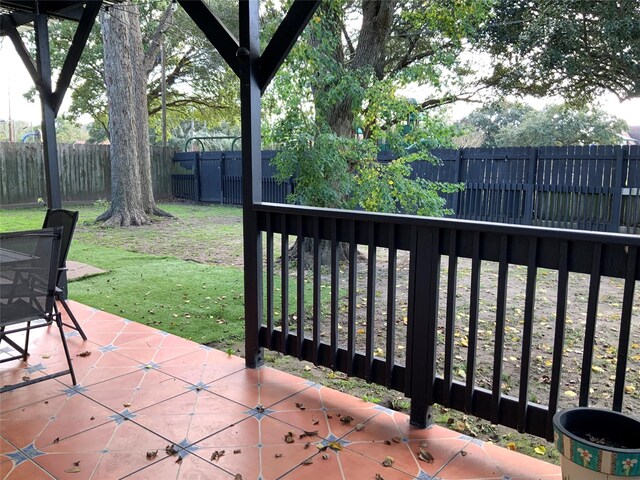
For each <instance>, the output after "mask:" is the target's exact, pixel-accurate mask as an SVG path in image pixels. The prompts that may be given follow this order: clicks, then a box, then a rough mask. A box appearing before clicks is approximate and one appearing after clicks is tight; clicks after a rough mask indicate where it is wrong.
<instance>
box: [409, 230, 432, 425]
mask: <svg viewBox="0 0 640 480" xmlns="http://www.w3.org/2000/svg"><path fill="white" fill-rule="evenodd" d="M412 237H413V238H412V241H411V263H410V266H409V310H408V320H409V321H408V327H407V368H406V372H407V379H406V385H407V386H408V389H407V393H408V396H409V397H410V398H411V413H410V418H409V421H410V423H411V425H415V426H418V427H422V428H425V427H427V426H428V425H430V424H431V423H432V422H433V416H432V412H431V408H432V405H433V403H434V400H433V388H434V383H435V376H436V340H437V336H436V335H437V327H438V292H439V286H440V251H439V230H437V229H435V228H429V229H427V228H416V229H414V230H413V235H412ZM425 290H426V291H425Z"/></svg>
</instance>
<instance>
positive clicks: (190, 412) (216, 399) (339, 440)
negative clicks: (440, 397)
mask: <svg viewBox="0 0 640 480" xmlns="http://www.w3.org/2000/svg"><path fill="white" fill-rule="evenodd" d="M74 307H75V308H77V309H78V312H79V313H80V321H81V322H82V325H84V326H86V329H85V331H86V332H87V334H88V335H89V339H90V340H89V341H88V342H83V341H82V340H81V339H80V337H79V335H78V333H77V332H75V331H73V330H68V332H69V334H68V343H69V345H70V348H71V351H72V355H73V357H72V361H73V364H74V366H75V368H76V372H77V374H78V379H79V382H80V384H79V385H78V386H77V387H75V388H73V389H70V388H69V385H70V379H69V378H67V377H61V378H59V379H55V380H49V381H46V382H42V383H40V384H34V385H31V386H28V387H25V388H21V389H18V390H15V391H14V392H8V393H5V394H2V395H1V396H0V435H2V437H0V474H1V475H0V477H2V478H5V477H7V478H25V479H26V478H28V479H29V480H31V479H38V478H51V477H49V475H48V474H47V473H46V472H44V470H42V469H41V468H40V467H39V465H42V466H43V467H44V468H46V469H47V470H49V471H50V473H52V474H53V477H56V478H72V479H79V478H82V479H84V478H87V479H89V478H90V479H91V480H96V479H97V480H112V479H116V478H135V479H140V480H146V479H149V480H165V479H167V480H169V479H170V480H184V479H191V478H193V479H194V480H195V479H197V480H200V479H201V478H207V479H209V478H214V479H215V478H220V479H233V478H234V475H235V473H240V474H242V475H243V478H244V479H245V480H247V479H252V480H253V479H257V478H261V479H262V480H267V479H269V480H272V479H273V480H275V479H277V478H286V479H296V478H301V479H311V480H315V479H316V478H319V479H321V480H333V479H343V478H344V479H355V480H360V479H363V480H364V479H367V478H372V479H373V478H375V475H376V474H379V475H381V476H382V478H384V479H385V480H388V479H390V478H391V479H394V478H397V479H405V478H417V479H420V480H423V479H427V478H436V477H435V476H437V478H438V479H440V480H444V479H446V478H451V479H462V478H468V479H476V478H483V479H485V480H486V479H493V478H495V479H502V478H503V475H509V476H510V478H512V479H514V480H515V479H517V480H534V478H536V479H539V480H560V476H559V469H558V467H555V466H553V465H548V464H545V463H542V462H540V461H538V460H537V459H534V458H530V457H525V456H522V455H519V454H517V453H514V452H511V451H508V450H505V449H501V448H499V447H496V446H494V445H491V444H482V443H480V442H475V441H474V442H471V439H470V438H469V437H466V436H464V435H461V434H459V433H457V432H453V431H450V430H447V429H445V428H442V427H438V426H433V427H430V428H428V429H424V430H423V429H418V428H415V427H412V426H411V425H409V421H408V416H407V415H405V414H402V413H399V412H394V411H391V410H388V409H385V408H382V407H380V406H377V405H375V404H371V403H368V402H364V401H362V400H360V399H358V398H355V397H352V396H350V395H348V394H346V393H342V392H338V391H335V390H331V389H329V388H326V387H321V386H319V385H315V384H313V383H311V382H309V381H307V380H305V379H303V378H299V377H295V376H292V375H290V374H289V373H287V372H282V371H279V370H275V369H273V368H269V367H262V368H259V369H247V368H245V364H244V360H243V359H241V358H239V357H235V356H228V355H227V354H225V353H224V352H220V351H217V350H212V349H208V348H204V347H202V346H201V345H198V344H196V343H192V342H189V341H188V340H185V339H182V338H180V337H175V336H173V335H170V334H167V333H164V332H159V331H157V330H154V329H152V328H150V327H149V326H147V325H141V324H136V323H134V322H129V321H125V320H123V319H120V318H119V317H117V316H114V315H111V314H107V313H105V312H100V311H96V310H93V309H91V308H87V307H84V306H82V305H80V304H74ZM47 330H49V331H47ZM32 340H33V349H32V352H33V353H32V355H31V356H30V358H29V362H28V364H21V363H20V362H11V363H6V364H0V380H2V381H3V383H4V380H5V379H7V378H16V379H21V378H22V376H23V375H24V374H25V373H28V374H29V375H32V376H38V375H42V374H43V372H47V373H48V372H50V371H54V370H55V369H56V368H59V367H64V364H65V363H66V359H65V358H64V356H63V354H62V350H61V342H60V338H59V336H57V335H56V332H55V330H52V329H46V328H43V329H40V331H39V332H37V334H34V336H33V338H32ZM83 351H90V352H91V354H90V355H89V356H83V357H80V356H76V354H77V353H80V352H83ZM258 406H260V409H259V408H257V407H258ZM261 409H263V410H261ZM347 416H350V417H352V421H351V422H349V423H345V422H343V421H341V420H342V419H343V418H345V417H347ZM358 424H362V425H363V427H364V428H356V427H357V426H358ZM313 431H317V436H312V437H309V436H306V435H305V436H303V438H300V435H301V434H304V433H305V432H313ZM288 432H291V433H292V436H293V440H294V441H293V443H287V441H286V440H285V436H286V435H287V433H288ZM394 438H395V440H396V441H394V440H393V439H394ZM54 441H55V443H54ZM330 442H336V444H338V445H340V446H341V447H342V450H341V451H339V452H336V451H333V450H331V449H330V448H329V449H327V450H325V451H320V450H319V449H318V446H317V445H320V446H328V444H329V443H330ZM385 442H386V443H385ZM421 442H426V447H424V448H426V450H427V451H428V452H429V453H430V454H431V455H432V456H433V457H434V460H433V462H431V463H425V462H423V461H420V460H418V452H419V449H420V445H421ZM171 444H174V445H176V447H175V448H177V449H178V450H179V451H180V452H181V455H173V456H168V455H167V454H166V452H165V449H166V448H167V447H168V446H170V445H171ZM18 447H20V448H21V449H23V450H18ZM156 450H157V451H158V455H157V456H156V457H155V458H153V459H148V458H147V452H154V451H156ZM216 450H218V451H219V450H225V455H224V456H222V457H221V458H219V459H218V460H217V461H212V460H211V454H212V453H213V452H214V451H216ZM234 450H239V453H235V454H234V453H233V451H234ZM462 450H464V452H465V454H464V455H462V454H461V453H460V452H461V451H462ZM323 455H327V458H326V459H323V458H322V457H323ZM387 455H389V456H392V457H393V458H394V459H395V463H394V464H393V467H391V468H386V467H383V466H382V465H381V461H382V460H383V459H384V457H385V456H387ZM310 457H313V461H312V463H310V464H309V465H302V463H303V461H304V460H305V459H308V458H310ZM178 458H182V460H181V461H178V462H177V461H176V460H178ZM78 460H80V462H81V463H80V469H81V471H80V472H76V473H65V472H64V470H65V469H69V467H71V466H73V462H75V461H78ZM16 464H17V466H16ZM34 469H35V470H34Z"/></svg>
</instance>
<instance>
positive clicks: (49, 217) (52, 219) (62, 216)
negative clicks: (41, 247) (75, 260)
mask: <svg viewBox="0 0 640 480" xmlns="http://www.w3.org/2000/svg"><path fill="white" fill-rule="evenodd" d="M78 215H79V213H78V212H72V211H70V210H64V209H61V208H50V209H49V210H47V214H46V215H45V217H44V224H43V225H42V228H52V227H62V239H61V242H60V259H59V261H58V276H57V277H56V295H55V297H56V300H57V301H59V302H60V304H62V306H63V308H64V309H65V311H66V312H67V314H68V315H69V318H70V319H71V322H72V323H73V325H69V324H67V323H65V324H64V325H65V326H67V327H69V328H73V329H75V330H77V331H78V333H79V334H80V336H81V337H82V339H83V340H86V339H87V336H86V335H85V333H84V331H83V330H82V328H81V327H80V324H79V323H78V320H77V319H76V317H75V316H74V315H73V312H72V311H71V309H70V308H69V305H68V304H67V301H66V299H65V295H64V293H65V292H64V290H63V289H62V288H60V287H59V285H60V284H61V282H60V280H61V278H62V275H63V274H64V273H65V272H66V271H67V254H68V253H69V247H71V240H72V239H73V233H74V232H75V229H76V224H77V223H78ZM55 309H56V312H57V311H58V306H57V304H56V305H55Z"/></svg>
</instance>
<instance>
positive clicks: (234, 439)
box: [197, 417, 260, 450]
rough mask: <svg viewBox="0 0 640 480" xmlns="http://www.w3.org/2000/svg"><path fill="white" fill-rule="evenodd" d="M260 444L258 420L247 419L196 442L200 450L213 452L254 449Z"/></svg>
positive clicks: (254, 418) (253, 418)
mask: <svg viewBox="0 0 640 480" xmlns="http://www.w3.org/2000/svg"><path fill="white" fill-rule="evenodd" d="M259 443H260V420H259V419H258V418H256V417H247V418H246V419H244V420H241V421H239V422H236V423H234V424H233V425H231V426H229V427H228V428H225V429H224V430H220V431H218V432H217V433H215V434H213V435H209V436H207V437H205V438H203V439H202V440H199V441H197V445H198V446H199V447H200V448H211V449H215V450H219V449H226V448H227V447H228V448H244V447H256V446H257V445H258V444H259Z"/></svg>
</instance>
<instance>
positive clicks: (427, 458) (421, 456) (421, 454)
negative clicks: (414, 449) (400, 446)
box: [418, 447, 435, 463]
mask: <svg viewBox="0 0 640 480" xmlns="http://www.w3.org/2000/svg"><path fill="white" fill-rule="evenodd" d="M418 460H422V461H423V462H427V463H433V461H434V460H435V458H433V455H431V453H430V452H429V451H428V450H426V449H424V448H422V447H420V448H419V450H418Z"/></svg>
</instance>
